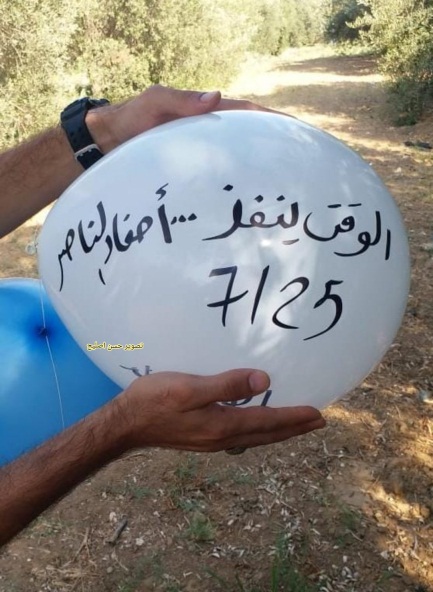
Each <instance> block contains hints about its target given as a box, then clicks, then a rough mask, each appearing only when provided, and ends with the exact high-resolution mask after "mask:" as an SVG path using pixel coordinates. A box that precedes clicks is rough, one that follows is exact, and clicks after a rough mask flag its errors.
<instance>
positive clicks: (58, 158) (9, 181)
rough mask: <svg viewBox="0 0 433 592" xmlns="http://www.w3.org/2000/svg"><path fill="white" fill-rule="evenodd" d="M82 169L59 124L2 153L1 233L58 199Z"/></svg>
mask: <svg viewBox="0 0 433 592" xmlns="http://www.w3.org/2000/svg"><path fill="white" fill-rule="evenodd" d="M82 171H83V169H82V167H81V166H80V165H79V164H78V163H77V162H76V161H75V159H74V156H73V154H72V150H71V147H70V145H69V143H68V141H67V139H66V136H65V133H64V132H63V130H62V129H61V128H60V127H59V128H54V129H51V130H48V131H47V132H44V133H43V134H41V135H39V136H37V137H36V138H34V139H32V140H30V141H28V142H26V143H24V144H21V145H20V146H17V147H16V148H12V149H10V150H7V151H6V152H3V153H2V154H0V179H1V190H0V237H2V236H4V235H5V234H7V233H8V232H10V231H12V230H14V229H15V228H16V227H17V226H19V225H20V224H22V223H23V222H24V221H25V220H27V219H28V218H30V217H31V216H33V215H34V214H36V213H37V212H39V211H40V210H41V209H42V208H44V207H45V206H47V205H48V204H50V203H51V202H52V201H54V200H55V199H57V198H58V197H59V195H60V194H61V193H62V192H63V191H64V190H65V189H66V187H68V185H70V184H71V183H72V181H73V180H74V179H75V178H76V177H78V175H79V174H80V173H82Z"/></svg>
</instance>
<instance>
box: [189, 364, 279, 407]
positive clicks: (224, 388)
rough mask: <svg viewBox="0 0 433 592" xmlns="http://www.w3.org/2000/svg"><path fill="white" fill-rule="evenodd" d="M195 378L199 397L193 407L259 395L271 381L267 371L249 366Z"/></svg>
mask: <svg viewBox="0 0 433 592" xmlns="http://www.w3.org/2000/svg"><path fill="white" fill-rule="evenodd" d="M194 378H195V384H194V387H195V391H196V393H197V398H196V399H195V401H194V404H193V405H191V407H197V406H199V407H205V406H206V405H209V404H212V403H218V402H227V401H236V400H240V399H245V398H248V397H251V396H255V395H259V394H260V393H263V392H264V391H265V390H266V389H267V388H268V387H269V383H270V380H269V376H268V375H267V374H266V373H265V372H262V371H260V370H253V369H247V368H244V369H237V370H229V371H228V372H222V373H221V374H216V375H213V376H195V377H194ZM197 403H199V405H197Z"/></svg>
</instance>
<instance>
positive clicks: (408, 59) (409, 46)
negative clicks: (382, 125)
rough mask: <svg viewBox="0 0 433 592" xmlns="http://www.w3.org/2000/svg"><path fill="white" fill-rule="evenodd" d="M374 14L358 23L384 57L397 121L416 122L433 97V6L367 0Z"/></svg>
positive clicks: (418, 0)
mask: <svg viewBox="0 0 433 592" xmlns="http://www.w3.org/2000/svg"><path fill="white" fill-rule="evenodd" d="M365 1H366V3H367V4H368V6H369V8H370V11H371V14H370V15H368V16H366V17H364V19H361V20H360V21H359V22H358V25H364V24H368V25H369V30H368V32H367V33H364V37H365V39H366V40H367V41H368V42H369V43H370V44H372V46H373V47H374V48H375V49H376V51H377V53H378V54H379V55H380V56H381V59H380V67H381V70H382V72H383V73H384V74H385V75H386V76H387V78H388V80H389V91H390V103H391V106H392V110H393V113H394V119H395V122H396V123H397V124H402V125H407V124H413V123H415V122H416V121H417V120H418V119H419V117H420V116H421V114H422V113H423V111H424V109H425V108H426V106H427V105H428V104H429V103H430V102H431V100H432V98H433V36H432V27H433V5H432V2H431V1H427V0H365Z"/></svg>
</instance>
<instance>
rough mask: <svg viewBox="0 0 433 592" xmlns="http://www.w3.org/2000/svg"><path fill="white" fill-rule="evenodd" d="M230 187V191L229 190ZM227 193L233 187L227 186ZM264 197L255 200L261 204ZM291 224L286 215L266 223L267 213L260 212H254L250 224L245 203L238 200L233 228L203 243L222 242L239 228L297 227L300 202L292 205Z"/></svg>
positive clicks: (234, 212)
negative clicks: (244, 214)
mask: <svg viewBox="0 0 433 592" xmlns="http://www.w3.org/2000/svg"><path fill="white" fill-rule="evenodd" d="M227 187H230V189H227ZM224 189H225V190H226V191H232V189H233V186H232V185H227V186H226V187H225V188H224ZM263 199H264V198H263V196H262V195H258V196H257V197H255V200H256V201H258V202H259V203H260V202H262V201H263ZM285 199H286V198H285V197H284V195H280V196H279V197H277V201H279V202H281V201H284V200H285ZM290 216H291V220H290V222H287V221H286V219H285V214H284V213H283V214H279V215H278V216H277V219H276V221H275V222H266V214H265V212H262V211H258V212H254V213H253V214H251V215H250V218H249V222H244V221H243V220H242V218H243V203H242V200H240V199H237V200H236V202H235V204H234V206H233V210H232V218H233V222H232V225H231V227H230V228H229V229H228V230H226V231H225V232H222V233H221V234H217V235H215V236H209V237H207V238H204V239H202V240H203V241H210V240H221V239H224V238H227V237H229V236H231V235H232V234H233V233H234V232H236V231H237V230H238V229H239V228H275V227H276V226H280V227H281V228H284V229H287V228H292V227H294V226H296V225H297V223H298V220H299V204H298V202H296V201H295V202H293V203H292V204H290Z"/></svg>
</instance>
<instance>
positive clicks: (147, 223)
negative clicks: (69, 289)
mask: <svg viewBox="0 0 433 592" xmlns="http://www.w3.org/2000/svg"><path fill="white" fill-rule="evenodd" d="M166 187H168V183H165V184H164V185H162V186H161V187H160V188H159V189H157V190H156V192H155V194H156V195H157V196H159V197H158V201H160V200H161V199H163V198H164V197H165V196H166V195H167V191H166ZM96 211H97V216H96V218H97V222H96V221H95V220H93V219H91V220H90V221H89V222H88V223H87V227H86V230H85V229H84V227H85V224H84V222H83V220H80V221H79V222H78V226H77V233H78V238H79V247H81V250H82V251H83V253H85V254H89V253H91V252H92V250H93V249H94V248H95V246H96V245H97V244H98V243H99V242H100V241H101V240H102V239H104V242H105V245H106V247H107V254H106V257H105V259H104V261H103V265H104V266H105V265H107V263H108V262H109V260H110V258H111V256H112V254H113V251H114V250H116V251H117V252H119V253H124V252H126V251H128V250H129V249H130V247H131V246H132V245H133V244H134V243H138V244H140V243H142V242H143V240H144V238H145V235H146V234H147V233H148V232H149V230H150V229H151V228H152V226H153V225H154V222H155V217H152V216H150V215H144V216H142V218H141V219H140V220H139V221H138V223H135V222H134V223H132V224H131V222H129V221H130V218H131V215H130V214H129V213H126V214H125V215H123V217H121V216H120V215H119V214H118V213H116V214H114V216H113V218H112V220H111V223H110V224H109V223H108V221H107V214H106V212H105V207H104V204H103V202H102V201H100V202H98V204H97V205H96ZM156 214H157V215H156V220H157V221H158V222H159V226H160V228H161V231H162V236H163V239H164V242H165V243H166V244H171V243H172V242H173V236H172V232H171V226H173V225H174V224H177V223H180V224H184V223H186V222H194V221H196V220H197V215H196V214H195V213H194V212H191V213H189V214H188V215H185V214H180V215H178V216H174V217H172V218H171V222H169V219H168V216H167V212H166V207H165V204H162V205H161V206H159V207H158V208H157V211H156ZM126 222H129V223H128V224H127V225H126V228H123V229H122V228H121V226H124V225H125V223H126ZM94 228H96V229H97V231H96V232H93V229H94ZM86 235H87V236H86ZM76 236H77V235H76V232H75V230H74V228H69V230H68V231H67V233H66V237H65V243H64V248H63V249H62V250H61V252H60V253H59V254H58V256H57V258H58V262H59V266H60V287H59V291H61V290H62V288H63V285H64V279H65V275H64V258H65V257H66V258H67V259H68V260H69V261H73V253H72V249H73V247H74V244H75V245H76V240H75V239H76ZM98 275H99V279H100V281H101V282H102V284H104V285H105V279H104V275H103V271H102V268H99V269H98Z"/></svg>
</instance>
